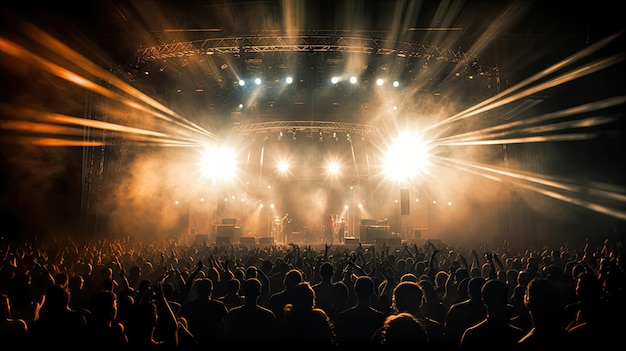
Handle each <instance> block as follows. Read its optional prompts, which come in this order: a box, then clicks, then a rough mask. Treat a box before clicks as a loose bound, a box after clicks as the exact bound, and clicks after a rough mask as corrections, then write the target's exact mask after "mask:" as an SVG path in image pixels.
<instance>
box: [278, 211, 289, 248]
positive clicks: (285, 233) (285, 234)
mask: <svg viewBox="0 0 626 351" xmlns="http://www.w3.org/2000/svg"><path fill="white" fill-rule="evenodd" d="M280 223H281V227H282V239H283V244H288V240H289V233H290V232H291V217H289V213H288V212H285V215H284V216H283V218H282V219H281V220H280Z"/></svg>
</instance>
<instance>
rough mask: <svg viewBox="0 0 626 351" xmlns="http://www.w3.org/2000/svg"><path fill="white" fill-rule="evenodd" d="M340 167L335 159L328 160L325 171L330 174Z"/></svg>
mask: <svg viewBox="0 0 626 351" xmlns="http://www.w3.org/2000/svg"><path fill="white" fill-rule="evenodd" d="M340 169H341V166H340V165H339V163H337V162H335V161H331V162H328V165H327V166H326V171H327V172H328V174H331V175H336V174H338V173H339V170H340Z"/></svg>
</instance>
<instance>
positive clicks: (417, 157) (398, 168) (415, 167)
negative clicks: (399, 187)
mask: <svg viewBox="0 0 626 351" xmlns="http://www.w3.org/2000/svg"><path fill="white" fill-rule="evenodd" d="M429 149H430V146H429V145H428V143H427V142H425V141H424V140H423V139H422V138H421V137H420V136H418V135H415V134H413V133H409V132H404V133H401V134H400V135H399V136H398V137H397V138H396V139H395V140H394V141H393V142H392V144H391V145H389V147H388V149H387V150H386V152H385V153H384V156H383V164H382V166H383V172H384V174H385V176H386V177H387V178H389V179H391V180H394V181H397V182H404V181H407V180H410V179H412V178H414V177H416V176H417V175H419V174H420V173H423V172H424V170H425V169H426V168H427V167H428V165H429V164H430V161H429V158H430V154H429Z"/></svg>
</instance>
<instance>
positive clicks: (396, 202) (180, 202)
mask: <svg viewBox="0 0 626 351" xmlns="http://www.w3.org/2000/svg"><path fill="white" fill-rule="evenodd" d="M229 201H237V197H236V196H235V195H233V196H231V197H230V198H228V197H225V198H224V202H229ZM239 201H241V202H246V198H245V197H242V198H240V199H239ZM198 202H200V203H204V202H205V199H204V198H200V199H199V200H198ZM346 202H347V201H346ZM415 202H416V203H419V202H420V199H419V198H416V199H415ZM184 203H187V204H189V203H190V202H185V201H180V200H175V201H174V205H176V206H180V205H183V204H184ZM258 203H259V208H263V207H265V204H264V203H263V202H262V201H260V200H259V201H258ZM394 203H395V204H399V203H400V201H399V200H397V199H396V200H394ZM431 203H432V205H437V200H432V201H431ZM444 204H445V205H446V206H452V201H448V202H444ZM269 207H270V208H272V209H273V208H274V207H275V205H274V204H273V203H271V204H270V205H269ZM343 207H344V209H345V210H348V209H349V208H350V206H349V205H348V204H345V205H344V206H343ZM357 207H358V208H359V209H363V203H359V204H358V205H357Z"/></svg>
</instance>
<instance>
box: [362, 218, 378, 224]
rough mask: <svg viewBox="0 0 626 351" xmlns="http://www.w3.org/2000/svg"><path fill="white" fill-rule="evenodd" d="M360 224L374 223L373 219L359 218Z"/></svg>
mask: <svg viewBox="0 0 626 351" xmlns="http://www.w3.org/2000/svg"><path fill="white" fill-rule="evenodd" d="M361 225H376V220H375V219H361Z"/></svg>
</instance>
